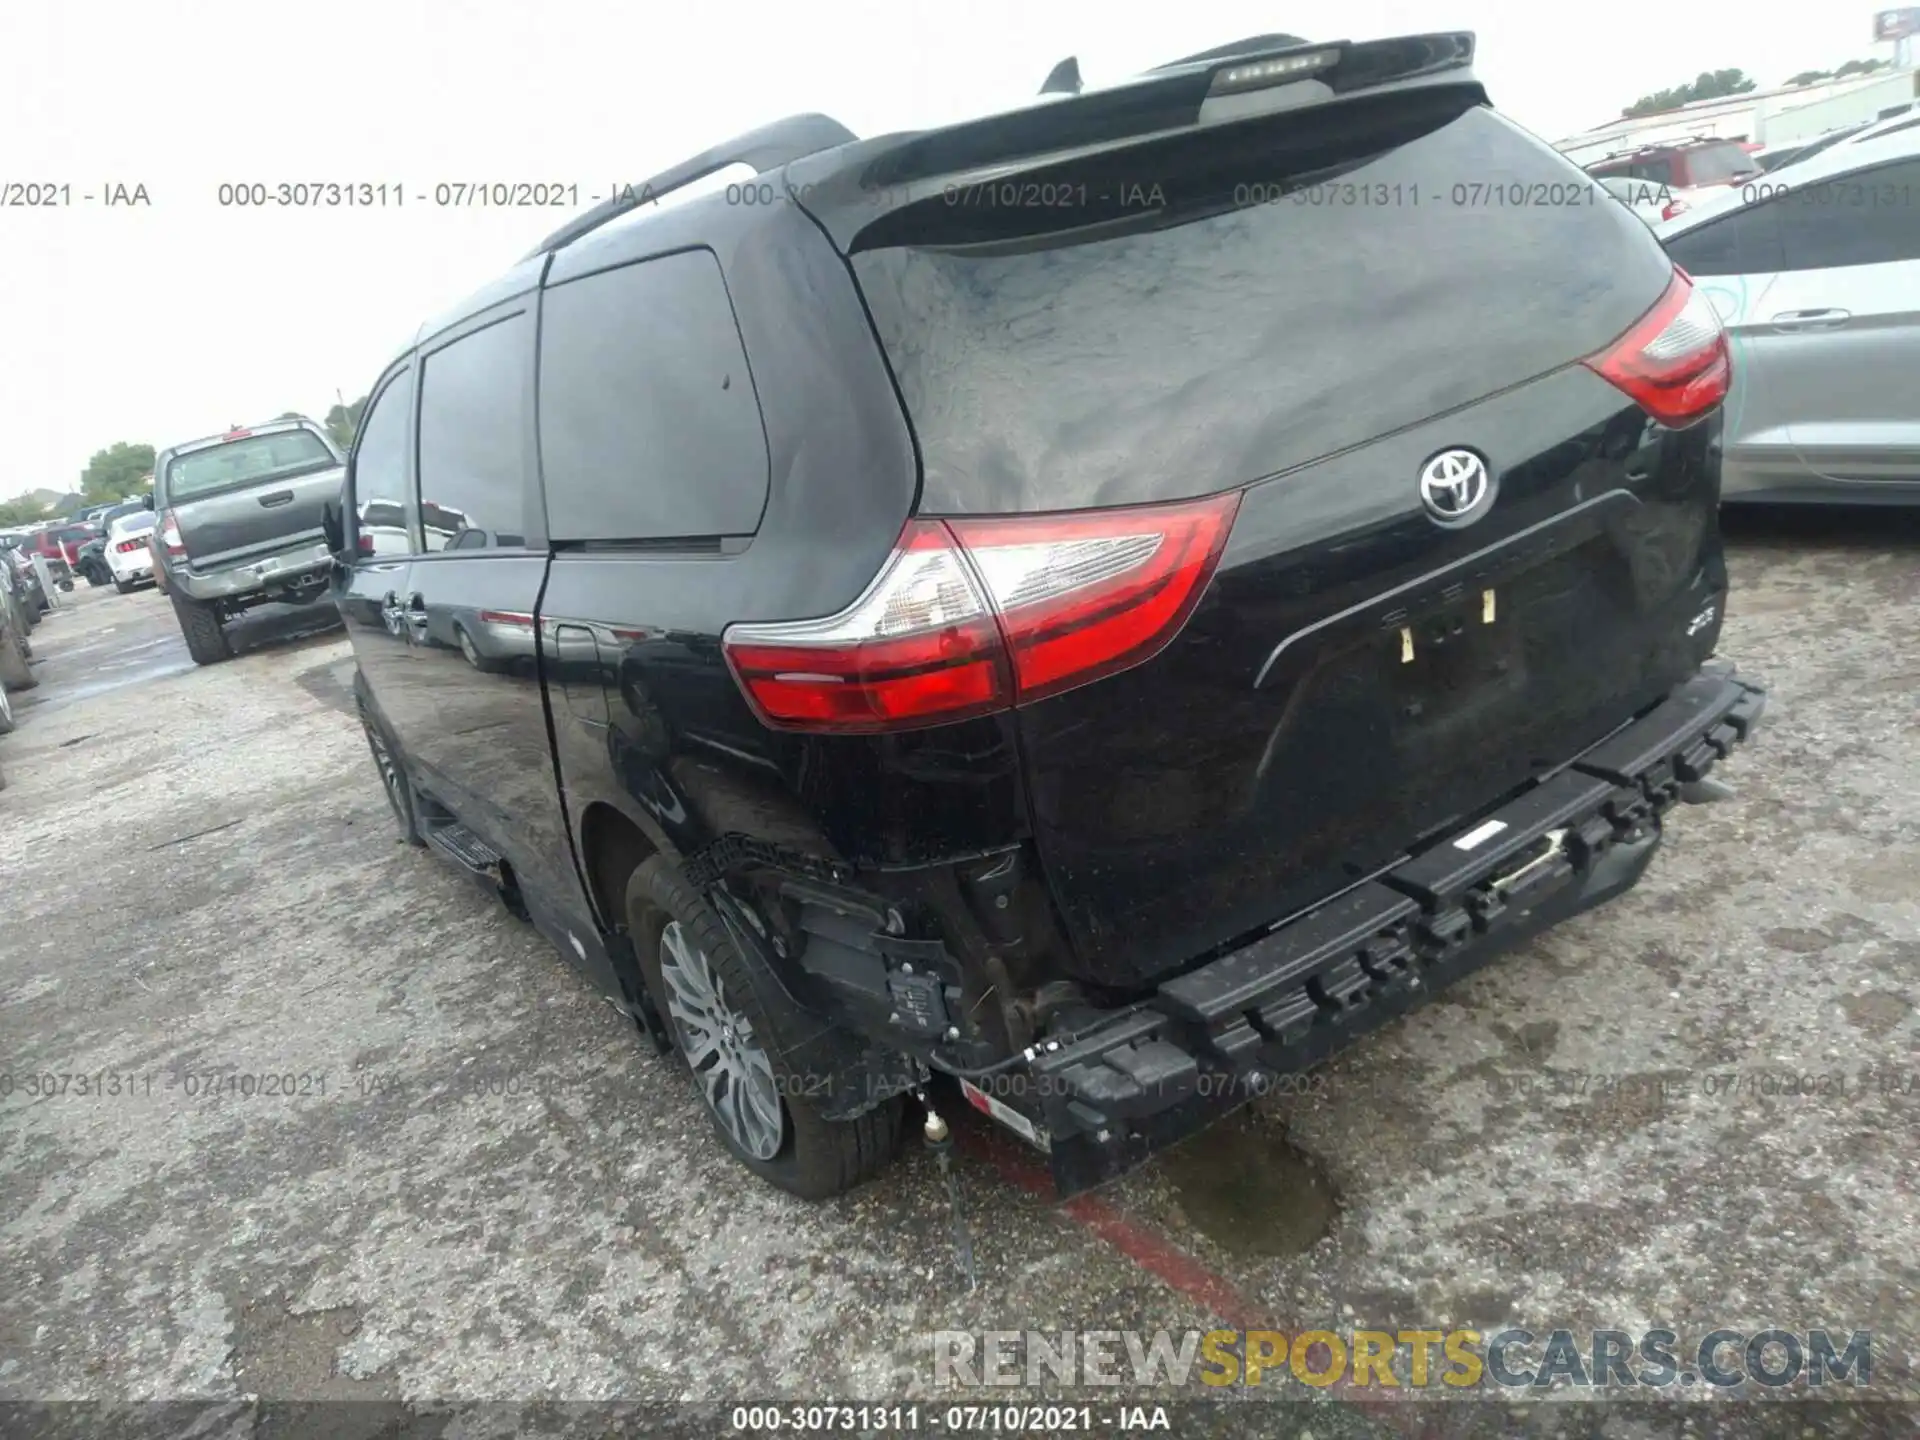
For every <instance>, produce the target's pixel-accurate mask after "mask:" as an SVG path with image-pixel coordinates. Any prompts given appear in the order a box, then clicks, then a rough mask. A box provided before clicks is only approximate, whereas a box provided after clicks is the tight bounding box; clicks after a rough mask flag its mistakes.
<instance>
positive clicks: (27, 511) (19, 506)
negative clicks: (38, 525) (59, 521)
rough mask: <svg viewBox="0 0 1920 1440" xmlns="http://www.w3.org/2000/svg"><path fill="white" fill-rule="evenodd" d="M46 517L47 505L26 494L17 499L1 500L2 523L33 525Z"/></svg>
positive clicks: (0, 514)
mask: <svg viewBox="0 0 1920 1440" xmlns="http://www.w3.org/2000/svg"><path fill="white" fill-rule="evenodd" d="M46 518H47V512H46V509H45V507H44V506H42V505H40V504H39V503H38V502H36V501H33V500H29V499H28V498H27V497H26V496H24V495H22V496H21V497H20V498H19V499H17V500H0V525H31V524H33V523H34V522H35V521H37V520H44V519H46Z"/></svg>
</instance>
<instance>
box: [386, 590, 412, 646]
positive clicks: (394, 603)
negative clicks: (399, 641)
mask: <svg viewBox="0 0 1920 1440" xmlns="http://www.w3.org/2000/svg"><path fill="white" fill-rule="evenodd" d="M380 619H381V620H382V621H383V622H384V623H385V625H386V627H387V633H388V634H390V635H398V634H399V633H400V631H401V628H402V627H403V626H404V625H405V624H406V619H407V612H406V611H405V610H404V609H403V608H401V605H400V597H399V596H398V595H396V594H394V593H393V591H391V590H389V591H387V594H386V598H385V599H383V600H382V601H381V602H380Z"/></svg>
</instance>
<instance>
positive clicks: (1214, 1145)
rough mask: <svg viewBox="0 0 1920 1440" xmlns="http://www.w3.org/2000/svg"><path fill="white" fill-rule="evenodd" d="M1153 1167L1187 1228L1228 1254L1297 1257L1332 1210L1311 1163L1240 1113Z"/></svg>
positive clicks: (1327, 1225) (1321, 1235) (1328, 1186)
mask: <svg viewBox="0 0 1920 1440" xmlns="http://www.w3.org/2000/svg"><path fill="white" fill-rule="evenodd" d="M1158 1168H1159V1171H1160V1174H1161V1176H1162V1177H1163V1178H1164V1179H1165V1181H1166V1183H1167V1186H1168V1188H1169V1189H1171V1190H1172V1192H1173V1195H1174V1198H1175V1199H1176V1200H1177V1201H1178V1202H1179V1205H1180V1208H1181V1210H1182V1211H1184V1212H1185V1214H1186V1217H1187V1219H1188V1220H1189V1221H1190V1222H1191V1223H1192V1225H1193V1228H1194V1229H1196V1230H1198V1231H1199V1232H1200V1233H1201V1234H1202V1235H1204V1236H1206V1237H1207V1239H1209V1240H1211V1241H1212V1242H1213V1243H1214V1244H1216V1245H1218V1246H1219V1247H1220V1248H1221V1249H1222V1250H1226V1251H1229V1252H1231V1253H1232V1254H1235V1255H1242V1256H1247V1257H1249V1258H1258V1259H1277V1258H1280V1257H1284V1256H1289V1255H1300V1254H1304V1253H1305V1252H1306V1251H1308V1250H1311V1249H1312V1248H1313V1247H1314V1246H1315V1245H1317V1244H1319V1243H1320V1241H1321V1240H1323V1239H1325V1238H1326V1235H1327V1232H1328V1231H1329V1230H1331V1229H1332V1228H1333V1222H1334V1218H1335V1216H1336V1215H1338V1213H1339V1209H1340V1202H1339V1197H1338V1196H1337V1195H1336V1194H1335V1193H1334V1189H1333V1184H1332V1182H1331V1181H1330V1180H1329V1179H1328V1178H1327V1176H1326V1172H1325V1171H1323V1170H1322V1169H1321V1168H1320V1166H1319V1165H1318V1164H1317V1163H1315V1161H1314V1160H1313V1158H1312V1157H1311V1156H1309V1155H1308V1154H1307V1153H1306V1152H1305V1151H1303V1150H1300V1149H1298V1148H1296V1147H1295V1146H1293V1145H1290V1144H1288V1143H1287V1142H1286V1141H1285V1140H1283V1139H1281V1138H1280V1137H1279V1136H1278V1135H1276V1134H1275V1133H1274V1132H1273V1131H1272V1130H1270V1129H1269V1128H1267V1127H1266V1126H1263V1125H1261V1124H1259V1123H1257V1122H1256V1121H1255V1120H1254V1119H1253V1118H1252V1116H1251V1115H1250V1114H1249V1113H1248V1112H1247V1111H1244V1110H1242V1111H1239V1112H1237V1113H1235V1114H1233V1115H1229V1116H1228V1117H1227V1118H1226V1119H1224V1120H1222V1121H1221V1122H1220V1123H1219V1124H1218V1125H1216V1126H1214V1127H1213V1128H1212V1129H1210V1130H1207V1131H1206V1132H1205V1133H1203V1134H1201V1135H1197V1136H1195V1137H1194V1138H1193V1139H1192V1140H1190V1141H1188V1142H1187V1143H1186V1144H1184V1145H1182V1146H1180V1147H1179V1148H1178V1149H1175V1150H1172V1151H1169V1152H1168V1153H1167V1154H1165V1155H1163V1156H1161V1157H1160V1159H1159V1161H1158Z"/></svg>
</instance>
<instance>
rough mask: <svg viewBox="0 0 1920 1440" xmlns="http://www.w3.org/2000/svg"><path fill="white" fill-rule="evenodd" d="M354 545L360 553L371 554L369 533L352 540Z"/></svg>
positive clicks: (371, 540)
mask: <svg viewBox="0 0 1920 1440" xmlns="http://www.w3.org/2000/svg"><path fill="white" fill-rule="evenodd" d="M354 545H355V548H356V549H358V550H359V552H360V553H361V554H362V555H371V554H373V537H372V536H371V535H362V536H361V537H360V538H359V539H358V540H357V541H355V542H354Z"/></svg>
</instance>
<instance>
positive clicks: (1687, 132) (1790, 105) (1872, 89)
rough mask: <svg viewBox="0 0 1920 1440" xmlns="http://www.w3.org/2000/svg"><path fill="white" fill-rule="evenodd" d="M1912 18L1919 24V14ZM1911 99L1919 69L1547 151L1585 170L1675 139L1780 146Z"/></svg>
mask: <svg viewBox="0 0 1920 1440" xmlns="http://www.w3.org/2000/svg"><path fill="white" fill-rule="evenodd" d="M1896 13H1897V12H1896ZM1912 14H1913V15H1914V17H1915V19H1916V21H1920V9H1917V10H1914V11H1913V12H1912ZM1916 99H1920V70H1915V69H1912V68H1910V67H1908V68H1901V69H1896V70H1880V71H1876V72H1875V73H1873V74H1871V75H1849V76H1847V77H1846V78H1845V79H1844V80H1817V81H1815V82H1814V83H1813V84H1811V85H1794V86H1783V87H1781V88H1780V89H1777V90H1750V91H1748V92H1747V93H1746V94H1744V95H1727V96H1723V97H1722V98H1720V99H1717V100H1696V101H1694V102H1693V103H1692V104H1690V105H1682V106H1680V107H1679V108H1678V109H1677V110H1662V111H1660V112H1659V113H1658V114H1654V115H1636V116H1634V117H1633V118H1632V119H1624V118H1623V119H1620V120H1615V121H1613V122H1612V123H1611V124H1607V125H1601V126H1598V127H1597V128H1595V129H1592V130H1588V131H1586V132H1584V133H1582V134H1579V135H1574V136H1570V137H1568V138H1567V139H1565V140H1561V141H1558V142H1556V143H1555V145H1554V148H1555V149H1556V150H1558V151H1560V153H1561V154H1563V155H1565V156H1566V157H1567V158H1568V159H1569V160H1571V161H1573V162H1574V163H1575V164H1576V165H1591V164H1593V163H1594V162H1595V161H1596V160H1599V159H1601V158H1602V157H1603V156H1607V155H1616V154H1619V153H1621V152H1623V151H1631V150H1637V149H1638V148H1640V147H1641V146H1643V145H1665V144H1671V143H1673V142H1675V141H1679V140H1693V139H1707V140H1740V141H1745V142H1747V143H1749V144H1752V145H1787V144H1792V143H1794V142H1796V141H1801V140H1812V139H1814V138H1815V137H1816V136H1819V135H1824V134H1825V133H1826V132H1827V131H1829V130H1833V129H1837V128H1838V127H1840V126H1842V125H1854V124H1861V123H1864V122H1866V121H1870V120H1878V119H1880V118H1882V117H1883V116H1887V115H1896V114H1898V113H1900V112H1901V111H1903V110H1905V109H1907V108H1908V107H1909V106H1911V105H1912V104H1913V103H1914V101H1915V100H1916Z"/></svg>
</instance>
